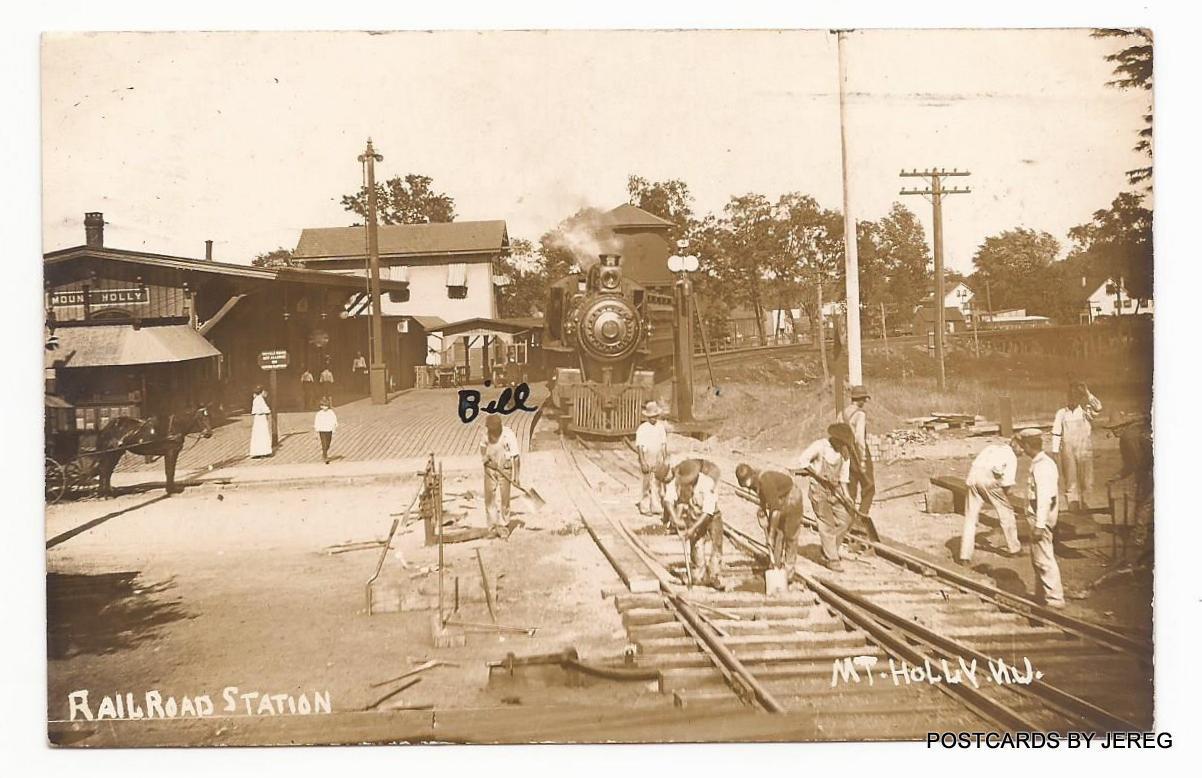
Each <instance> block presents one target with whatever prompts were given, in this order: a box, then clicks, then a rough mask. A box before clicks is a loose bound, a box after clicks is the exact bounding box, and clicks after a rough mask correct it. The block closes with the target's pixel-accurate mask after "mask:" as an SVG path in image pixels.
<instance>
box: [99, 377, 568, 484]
mask: <svg viewBox="0 0 1202 778" xmlns="http://www.w3.org/2000/svg"><path fill="white" fill-rule="evenodd" d="M468 388H475V389H477V390H479V391H480V393H481V405H486V404H487V403H488V402H489V401H490V400H494V399H496V398H498V397H499V396H500V394H501V390H499V389H496V388H489V389H485V388H484V387H468ZM546 399H547V390H546V387H545V385H543V384H541V383H540V384H535V385H532V386H531V387H530V396H529V398H528V399H527V400H526V404H527V405H528V406H530V407H536V408H537V407H541V406H542V404H543V403H544V402H545V401H546ZM458 408H459V395H458V392H457V390H455V389H414V390H410V391H407V392H402V393H400V394H398V395H395V396H394V397H393V398H392V399H391V400H390V401H389V402H388V404H387V405H372V403H371V400H370V399H367V398H364V399H362V400H356V401H355V402H352V403H348V404H346V405H342V406H339V407H337V408H335V413H337V414H338V431H337V432H335V433H334V441H333V445H332V446H331V447H330V459H331V463H332V464H333V463H353V462H376V461H396V460H410V459H419V458H424V457H425V456H427V455H429V454H431V453H433V454H435V455H436V456H438V457H461V456H469V455H474V454H476V452H477V447H478V446H479V441H480V436H481V435H482V434H483V430H484V420H485V418H486V417H487V414H485V413H481V414H480V415H479V416H478V417H477V418H476V419H474V420H473V421H472V422H471V423H469V424H464V423H463V422H461V421H460V420H459V415H458ZM502 419H503V420H504V422H505V425H506V426H508V427H510V428H512V429H513V431H514V433H515V434H516V436H517V439H518V441H519V443H520V444H521V446H522V450H523V451H528V450H529V448H530V436H531V433H532V432H533V429H534V425H535V421H536V419H537V414H535V413H525V412H522V411H518V412H516V413H512V414H510V415H508V416H503V417H502ZM279 428H280V430H279V434H280V444H279V446H277V447H276V450H275V453H274V454H273V455H272V456H270V457H262V458H257V459H251V458H250V456H249V452H250V429H251V417H250V416H249V415H245V416H239V417H235V418H234V419H232V420H231V421H230V422H229V423H227V424H224V425H222V426H221V427H218V428H216V429H214V430H213V436H212V437H211V438H208V439H205V438H201V437H199V436H195V435H192V436H189V437H188V441H187V443H185V445H184V450H183V452H181V454H180V458H179V462H178V464H177V466H176V472H177V477H178V476H180V475H183V474H185V473H190V472H195V471H203V470H215V469H221V468H229V467H234V466H236V467H238V468H239V469H240V470H241V469H243V468H257V467H261V468H275V467H278V466H281V465H321V464H322V461H321V445H320V443H319V442H318V438H317V433H316V432H314V431H313V413H312V412H309V411H296V412H286V413H281V414H280V417H279ZM331 466H332V465H331ZM117 472H118V473H119V474H134V473H146V474H147V475H148V476H149V475H152V474H155V475H157V476H158V480H162V472H163V463H162V462H161V461H155V462H151V463H146V462H145V460H144V459H143V458H142V457H138V456H130V455H127V456H125V457H123V458H122V461H121V463H120V465H119V466H118V468H117ZM121 480H122V481H125V482H128V479H124V478H123V479H121Z"/></svg>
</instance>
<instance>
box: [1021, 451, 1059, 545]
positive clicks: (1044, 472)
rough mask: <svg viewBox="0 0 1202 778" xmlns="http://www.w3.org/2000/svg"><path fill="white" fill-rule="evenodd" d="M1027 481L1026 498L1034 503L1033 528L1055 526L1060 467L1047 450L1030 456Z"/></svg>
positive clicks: (1057, 510)
mask: <svg viewBox="0 0 1202 778" xmlns="http://www.w3.org/2000/svg"><path fill="white" fill-rule="evenodd" d="M1027 483H1028V486H1027V489H1028V499H1030V500H1031V501H1032V502H1034V503H1035V528H1036V529H1044V528H1045V527H1046V528H1049V529H1050V528H1052V527H1055V526H1056V519H1057V518H1058V517H1059V515H1060V506H1058V505H1057V504H1056V502H1057V499H1056V494H1057V493H1058V492H1059V491H1060V469H1059V468H1057V467H1056V462H1055V461H1054V460H1053V459H1052V458H1051V457H1050V456H1048V452H1046V451H1040V452H1039V453H1038V454H1036V455H1035V456H1034V457H1032V459H1031V477H1030V479H1029V480H1028V482H1027Z"/></svg>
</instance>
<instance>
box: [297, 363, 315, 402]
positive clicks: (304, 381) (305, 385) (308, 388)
mask: <svg viewBox="0 0 1202 778" xmlns="http://www.w3.org/2000/svg"><path fill="white" fill-rule="evenodd" d="M300 385H301V402H303V403H304V404H305V408H304V409H305V410H306V411H307V410H309V409H310V408H312V407H313V395H314V393H315V392H316V389H317V382H316V381H314V380H313V371H311V370H309V367H308V365H306V366H305V372H303V373H301V377H300Z"/></svg>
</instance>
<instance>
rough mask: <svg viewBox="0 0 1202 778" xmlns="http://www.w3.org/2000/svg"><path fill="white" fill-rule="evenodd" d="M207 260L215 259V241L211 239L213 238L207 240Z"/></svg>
mask: <svg viewBox="0 0 1202 778" xmlns="http://www.w3.org/2000/svg"><path fill="white" fill-rule="evenodd" d="M205 261H206V262H212V261H213V241H211V240H206V241H205Z"/></svg>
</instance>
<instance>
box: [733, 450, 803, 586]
mask: <svg viewBox="0 0 1202 778" xmlns="http://www.w3.org/2000/svg"><path fill="white" fill-rule="evenodd" d="M735 480H737V481H738V482H739V486H742V487H743V488H744V489H750V490H751V491H753V492H755V494H756V498H757V499H758V501H759V505H760V509H759V511H757V512H756V518H757V519H758V520H759V522H760V527H761V529H763V530H764V535H765V537H766V539H767V541H768V548H769V549H770V552H771V554H772V562H773V563H774V566H775V567H776V568H778V569H781V570H785V571H789V570H791V569H792V568H793V565H794V563H795V562H796V561H797V535H798V533H799V532H800V531H801V515H802V505H803V502H802V493H801V487H799V486H798V485H797V484H796V483H795V482H794V481H793V478H792V477H791V476H790V475H789V474H788V473H782V472H780V471H779V470H763V471H760V470H756V469H755V468H754V467H752V466H751V465H748V464H746V463H743V464H740V465H739V466H738V467H736V468H735Z"/></svg>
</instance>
